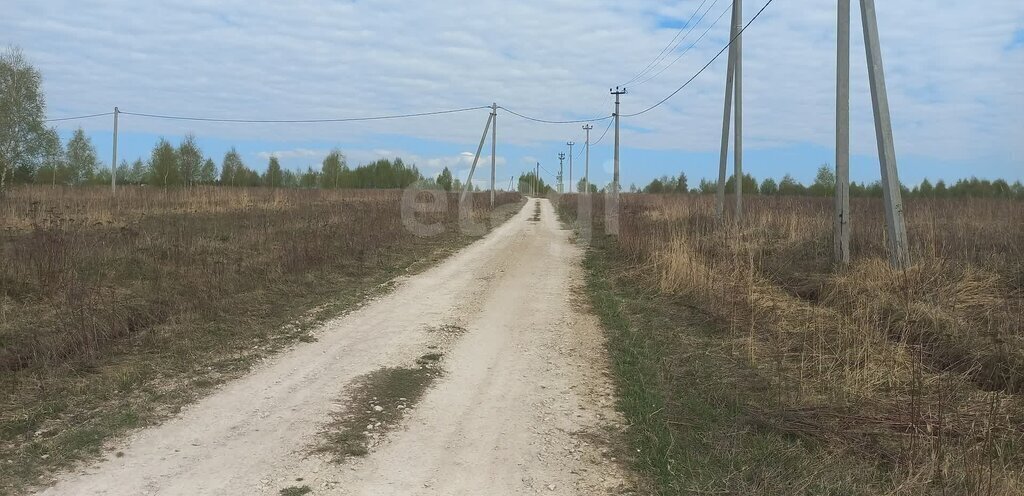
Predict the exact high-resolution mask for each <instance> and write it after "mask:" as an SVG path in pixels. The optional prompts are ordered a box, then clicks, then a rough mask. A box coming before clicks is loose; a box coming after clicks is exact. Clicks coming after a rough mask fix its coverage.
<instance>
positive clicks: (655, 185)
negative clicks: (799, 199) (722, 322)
mask: <svg viewBox="0 0 1024 496" xmlns="http://www.w3.org/2000/svg"><path fill="white" fill-rule="evenodd" d="M835 188H836V175H835V172H834V171H833V170H832V168H830V167H828V166H827V165H822V166H821V167H819V168H818V172H817V174H816V175H815V178H814V182H812V183H811V184H810V185H804V184H802V183H800V182H799V181H797V180H796V179H795V178H794V177H793V176H791V175H789V174H786V175H784V176H783V177H782V179H780V180H779V181H776V180H775V179H773V178H770V177H769V178H765V179H764V180H763V181H760V182H758V180H757V178H755V177H754V176H752V175H750V174H744V175H743V192H744V193H746V194H751V195H764V196H772V195H783V196H834V195H835ZM735 189H736V177H735V175H730V176H729V179H728V180H727V181H726V184H725V190H726V192H728V193H732V192H733V191H735ZM717 190H718V182H717V181H712V180H708V179H701V180H700V183H699V184H698V185H697V186H696V187H694V188H692V189H691V188H689V187H688V184H687V177H686V174H683V173H681V174H679V176H675V177H673V176H662V177H660V178H656V179H654V180H652V181H651V182H650V183H648V184H647V185H646V186H644V187H642V188H640V187H637V186H636V185H631V186H630V188H629V191H631V192H643V193H679V194H682V193H697V194H715V193H716V192H717ZM900 190H901V192H902V194H903V196H905V197H911V198H968V197H969V198H1015V199H1020V200H1024V184H1021V182H1020V181H1015V182H1014V183H1013V184H1010V183H1009V182H1007V181H1005V180H1003V179H996V180H991V181H990V180H988V179H978V178H977V177H971V178H968V179H959V180H957V181H956V182H954V183H952V184H947V183H946V181H943V180H941V179H939V180H937V181H936V182H935V183H934V184H933V183H932V182H931V181H930V180H928V179H927V178H925V179H924V180H922V181H921V183H920V184H917V185H914V186H911V187H908V186H907V185H902V184H901V185H900ZM850 196H853V197H878V198H881V196H882V183H881V181H874V182H871V183H866V182H861V183H858V182H856V181H851V182H850Z"/></svg>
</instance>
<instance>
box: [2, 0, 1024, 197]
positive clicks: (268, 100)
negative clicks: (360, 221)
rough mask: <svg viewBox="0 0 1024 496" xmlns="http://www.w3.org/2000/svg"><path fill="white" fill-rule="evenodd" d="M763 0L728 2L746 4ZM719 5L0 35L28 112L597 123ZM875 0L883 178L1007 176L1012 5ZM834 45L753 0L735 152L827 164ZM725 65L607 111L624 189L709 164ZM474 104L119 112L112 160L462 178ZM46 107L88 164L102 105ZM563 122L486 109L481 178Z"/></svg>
mask: <svg viewBox="0 0 1024 496" xmlns="http://www.w3.org/2000/svg"><path fill="white" fill-rule="evenodd" d="M765 1H766V0H745V1H744V3H743V9H744V21H745V22H746V21H749V20H750V19H751V18H752V17H753V15H754V14H755V13H756V12H757V11H758V10H759V9H761V7H762V6H763V5H764V2H765ZM853 3H854V4H855V5H854V10H853V25H852V29H851V31H852V40H851V46H852V50H851V64H852V69H851V107H852V108H851V147H852V153H853V156H852V165H851V177H852V179H853V180H855V181H874V180H877V179H878V177H879V167H878V158H877V157H878V156H877V151H876V148H875V143H876V141H875V135H874V126H873V119H872V111H871V100H870V92H869V86H868V79H867V69H866V62H865V56H864V44H863V37H862V36H861V34H862V31H861V23H860V11H859V8H858V7H857V5H856V4H857V3H858V2H856V1H854V2H853ZM729 5H730V4H729V2H728V1H727V0H703V1H702V0H679V1H669V2H646V1H630V2H621V1H616V2H612V1H609V0H591V1H588V2H578V1H566V0H518V1H515V2H508V1H489V0H479V1H476V2H465V1H460V0H432V1H430V2H408V1H399V0H380V1H377V0H373V1H371V0H360V1H294V2H251V1H239V0H218V1H212V0H180V1H176V2H163V1H161V2H156V1H152V2H137V1H134V2H129V1H115V0H108V1H94V0H47V1H38V0H7V1H6V2H5V8H4V11H5V13H4V15H3V16H2V17H0V43H3V44H12V45H17V46H19V47H21V48H22V49H23V50H24V52H25V54H26V55H27V56H28V58H29V59H30V61H31V62H32V63H33V64H34V65H35V66H36V67H37V68H38V69H39V70H40V71H41V72H42V75H43V89H44V92H45V94H46V99H47V105H48V108H47V116H48V117H49V118H61V117H68V116H75V115H83V114H92V113H98V112H109V111H111V110H112V109H113V107H114V106H117V107H119V108H120V109H121V110H122V111H127V112H136V113H151V114H164V115H177V116H197V117H209V118H235V119H325V118H326V119H331V118H347V117H363V116H380V115H393V114H405V113H417V112H430V111H436V110H446V109H456V108H466V107H478V106H487V105H490V104H491V103H492V102H496V103H497V104H498V105H500V106H502V107H505V108H507V109H509V110H512V111H515V112H518V113H521V114H525V115H528V116H531V117H536V118H540V119H545V120H576V119H591V118H598V119H599V118H602V117H607V116H609V115H611V113H612V111H613V102H614V97H613V96H612V95H610V94H609V88H611V87H614V86H616V85H622V84H625V86H626V88H627V91H628V93H627V94H625V95H623V96H622V109H621V112H622V114H630V113H634V112H637V111H640V110H643V109H645V108H648V107H650V106H652V105H654V104H655V103H657V102H659V101H660V100H662V99H664V98H665V97H666V96H667V95H669V94H670V93H672V92H673V91H675V90H677V89H678V88H679V87H680V86H682V85H683V84H684V83H686V82H687V81H688V80H690V79H691V78H693V77H694V75H695V74H697V73H698V72H699V71H700V70H701V69H702V68H703V67H704V66H705V65H706V64H708V62H709V61H711V60H712V59H713V58H714V57H715V56H716V54H718V53H719V52H720V50H722V48H723V47H724V46H725V45H726V43H728V29H729V14H728V13H727V10H728V9H729ZM876 8H877V11H878V26H879V31H880V38H881V40H882V53H883V58H884V65H885V75H886V78H887V80H886V82H887V87H888V94H889V101H890V107H891V113H892V119H893V134H894V139H895V144H896V153H897V159H898V166H899V173H900V178H901V180H902V181H903V182H904V183H917V182H919V181H920V180H921V179H922V178H925V177H927V178H930V179H932V180H933V181H934V180H935V179H938V178H943V179H946V180H947V181H948V180H955V179H957V178H962V177H970V176H977V177H982V178H989V179H995V178H999V177H1001V178H1005V179H1008V180H1010V181H1013V180H1024V117H1022V116H1024V84H1022V83H1021V81H1022V80H1024V2H1020V1H1019V0H986V1H983V2H979V1H977V0H949V1H944V2H935V1H934V0H885V1H879V2H877V7H876ZM673 40H674V42H673ZM659 55H661V56H660V57H659ZM835 58H836V3H835V2H834V1H821V0H815V1H809V0H775V1H774V2H773V3H771V4H770V5H769V6H768V7H767V8H766V9H765V10H764V12H763V14H762V15H761V16H760V17H759V18H758V19H757V20H756V21H755V22H753V23H752V24H751V25H750V27H749V28H748V29H747V31H746V32H745V33H744V35H743V77H744V79H743V109H744V110H743V111H744V114H743V119H744V126H743V138H744V145H743V150H744V163H743V165H744V171H745V172H749V173H751V174H753V175H754V176H756V177H758V178H764V177H767V176H772V177H775V178H779V177H781V176H782V175H783V174H787V173H788V174H791V175H793V176H794V177H796V178H797V179H799V180H802V181H805V182H809V181H811V180H812V179H813V177H814V174H815V171H816V170H817V168H818V167H819V166H820V165H822V164H826V163H827V164H832V163H834V161H835V148H834V144H835V84H836V76H835V67H836V64H835ZM645 69H646V71H645ZM725 69H726V55H725V54H723V55H722V56H721V57H719V58H718V59H717V60H716V61H714V62H712V63H711V64H710V65H708V66H707V68H706V70H704V71H703V72H702V73H700V75H699V76H697V77H696V78H693V79H692V82H690V83H689V84H688V85H687V86H686V87H685V88H683V89H682V90H680V91H679V92H678V93H677V94H676V95H675V96H674V97H672V98H671V99H669V100H667V101H666V102H665V103H664V104H662V105H661V106H658V107H656V108H655V109H653V110H651V111H649V112H647V113H644V114H642V115H639V116H635V117H623V118H622V122H621V162H620V164H621V166H620V167H621V175H622V183H623V185H624V187H628V185H629V184H631V183H632V184H637V185H643V184H645V183H647V182H649V181H650V180H651V179H652V178H655V177H658V176H661V175H665V174H668V175H677V174H679V173H680V172H685V173H686V175H687V176H688V177H689V178H690V183H691V185H695V184H696V183H697V181H698V180H699V179H700V178H712V177H717V169H718V156H719V147H720V142H721V128H722V112H723V100H724V86H725ZM638 73H639V74H640V76H641V77H639V78H635V77H634V76H636V75H638ZM488 113H489V110H483V109H481V110H473V111H469V112H461V113H454V114H444V115H438V116H429V117H416V118H409V119H396V120H379V121H370V122H347V123H319V124H240V123H210V122H188V121H170V120H160V119H153V118H148V117H141V116H133V115H125V114H122V115H121V117H120V121H119V147H118V149H119V152H118V153H119V155H118V156H119V158H120V159H128V160H134V159H135V158H138V157H142V158H144V159H145V158H147V157H148V155H149V151H150V149H151V148H152V146H153V144H154V143H155V142H156V141H157V140H158V139H159V138H161V137H163V138H166V139H168V140H170V141H171V142H173V143H177V142H179V141H180V140H181V139H182V137H183V136H184V135H186V134H187V133H193V134H194V135H195V136H196V138H197V141H198V143H199V144H200V146H201V147H202V148H203V151H204V152H205V153H206V154H207V155H208V156H211V157H213V158H214V160H215V161H216V162H217V163H218V164H219V163H220V161H221V158H222V156H223V154H224V152H225V151H226V150H227V149H229V148H230V147H232V146H234V147H236V148H237V149H238V151H239V152H241V153H242V156H243V159H244V160H245V161H246V163H247V165H248V166H249V167H251V168H254V169H257V170H263V169H265V167H266V163H267V160H268V158H269V157H270V156H271V155H276V156H277V157H279V159H280V160H281V162H282V164H283V165H284V166H285V167H287V168H292V169H305V167H307V166H313V167H315V168H318V167H319V164H320V161H321V160H322V158H323V157H324V156H325V155H326V154H327V153H328V152H329V151H330V150H331V149H332V148H340V149H341V150H342V151H343V153H345V155H346V156H347V157H348V162H349V164H350V165H352V166H355V165H358V164H361V163H366V162H369V161H372V160H375V159H377V158H382V157H388V158H390V157H396V156H400V157H402V158H403V160H405V161H406V162H407V163H408V162H412V163H415V164H416V165H417V166H418V167H419V168H420V169H421V171H422V172H423V173H424V174H425V175H428V176H433V175H436V174H437V173H438V172H439V171H440V170H441V168H443V167H445V166H447V167H451V168H453V169H454V170H455V172H456V174H457V175H458V176H459V177H462V178H465V177H466V175H467V174H468V170H469V167H470V164H471V163H472V161H473V156H474V153H475V151H476V148H477V145H478V143H479V140H480V136H481V133H482V132H483V129H484V125H485V124H486V121H487V117H488ZM609 122H610V120H602V121H595V122H594V123H593V126H594V130H593V131H591V133H592V135H591V141H592V142H595V144H594V145H593V146H592V147H591V151H590V167H589V172H590V176H591V182H593V183H596V184H603V183H605V182H607V181H609V180H610V179H611V172H612V163H613V162H612V155H613V152H612V143H613V141H614V140H613V138H612V136H613V134H614V133H613V132H612V131H609V132H607V134H606V135H605V136H604V137H603V139H601V141H600V142H597V140H598V137H600V136H602V134H603V133H604V132H605V130H606V129H608V123H609ZM55 125H56V126H57V128H58V130H59V132H60V133H61V135H62V136H63V137H64V138H65V140H66V139H67V138H68V137H69V136H70V134H71V132H72V131H73V130H74V129H75V128H76V127H78V126H81V127H82V128H83V129H84V130H85V131H86V133H87V134H88V135H89V136H90V138H91V139H92V141H93V143H94V144H95V145H96V147H97V149H98V152H99V158H100V159H101V160H103V161H104V162H107V163H109V161H110V158H111V151H112V150H111V148H112V146H111V142H112V128H113V122H112V117H109V116H105V117H100V118H93V119H85V120H78V121H65V122H59V123H55ZM581 126H582V124H581V123H573V124H543V123H538V122H534V121H530V120H526V119H522V118H520V117H517V116H515V115H513V114H510V113H508V112H506V111H505V110H503V109H499V111H498V119H497V137H498V139H497V153H496V154H495V155H496V160H495V162H496V165H497V173H496V176H497V183H498V187H507V184H508V182H509V179H510V178H512V177H514V176H517V175H519V174H520V173H522V172H524V171H528V170H531V169H532V168H533V166H534V164H535V163H536V162H540V164H541V167H542V175H544V176H545V178H546V180H549V181H553V179H554V178H553V177H552V175H551V174H553V173H555V172H557V170H558V168H559V159H558V154H559V153H560V152H564V153H567V154H568V147H567V145H566V143H567V142H568V141H574V142H575V143H577V144H576V146H575V147H574V150H573V151H574V152H575V155H576V158H575V159H574V161H573V180H574V181H575V180H577V179H578V178H579V177H580V174H581V172H582V169H583V168H584V155H583V153H581V152H582V148H583V143H584V141H585V137H584V132H583V130H582V128H581ZM488 139H489V138H488ZM482 155H483V157H482V158H481V159H480V161H481V168H480V169H478V173H477V174H476V176H475V178H474V179H475V182H476V183H477V184H479V185H484V184H485V183H486V182H487V181H488V180H489V166H490V143H489V141H488V143H487V144H486V145H485V147H484V151H483V153H482ZM568 162H569V160H568V158H567V159H566V160H565V164H564V171H565V176H566V179H567V181H568V176H569V163H568ZM730 163H731V160H730ZM731 167H732V166H731V165H730V170H731Z"/></svg>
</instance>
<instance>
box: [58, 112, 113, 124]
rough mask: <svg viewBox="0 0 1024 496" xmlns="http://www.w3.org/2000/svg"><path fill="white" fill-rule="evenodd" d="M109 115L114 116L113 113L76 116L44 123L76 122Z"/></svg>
mask: <svg viewBox="0 0 1024 496" xmlns="http://www.w3.org/2000/svg"><path fill="white" fill-rule="evenodd" d="M107 115H114V113H113V112H101V113H99V114H88V115H75V116H71V117H57V118H54V119H43V122H61V121H74V120H79V119H92V118H93V117H103V116H107Z"/></svg>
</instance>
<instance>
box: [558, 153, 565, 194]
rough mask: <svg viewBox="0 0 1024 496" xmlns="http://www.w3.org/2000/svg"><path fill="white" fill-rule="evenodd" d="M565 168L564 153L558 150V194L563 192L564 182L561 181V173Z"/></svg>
mask: <svg viewBox="0 0 1024 496" xmlns="http://www.w3.org/2000/svg"><path fill="white" fill-rule="evenodd" d="M564 170H565V153H563V152H558V194H562V193H565V187H564V183H563V181H562V178H563V177H564V176H563V173H564Z"/></svg>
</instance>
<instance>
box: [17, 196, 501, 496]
mask: <svg viewBox="0 0 1024 496" xmlns="http://www.w3.org/2000/svg"><path fill="white" fill-rule="evenodd" d="M401 197H402V191H399V190H345V189H342V190H319V189H269V188H218V187H196V188H191V189H185V188H180V189H169V190H164V189H161V188H152V187H123V188H119V189H118V193H117V196H116V199H114V198H112V197H111V195H110V192H109V190H108V189H106V188H99V187H97V188H89V187H81V188H50V187H45V186H33V187H18V188H14V189H12V190H10V191H9V192H7V194H6V195H5V196H3V197H0V494H2V493H4V492H5V491H7V490H11V489H12V488H14V487H17V486H19V485H21V484H24V483H29V482H31V481H32V480H34V479H35V478H36V477H37V476H38V475H39V474H40V473H42V470H43V469H46V468H54V467H59V466H62V465H65V464H67V463H68V462H70V461H73V460H76V459H78V458H80V457H81V456H82V455H83V454H86V453H95V452H97V451H98V450H99V448H100V445H101V443H102V441H104V440H105V439H107V438H108V437H109V436H111V435H112V434H116V433H118V432H121V431H123V430H124V429H126V428H131V427H136V426H142V425H147V424H151V423H154V422H156V421H158V420H160V419H161V418H163V417H165V416H166V415H167V414H168V413H171V412H174V411H176V410H177V409H178V408H180V407H181V406H182V405H183V404H185V403H187V402H188V401H190V400H191V399H193V398H195V397H196V396H198V395H200V394H202V393H203V392H204V391H207V390H209V389H210V388H211V387H212V386H213V385H215V384H218V383H220V382H222V381H223V380H225V379H228V378H231V377H235V376H237V375H239V374H241V373H242V372H244V371H245V370H247V369H248V367H249V366H250V365H251V364H252V363H255V361H258V360H259V359H261V358H262V357H265V356H267V355H268V354H269V353H271V352H273V351H274V350H277V349H280V348H281V347H283V346H285V345H287V344H289V343H292V342H294V341H296V340H306V339H310V337H309V334H308V332H307V331H308V329H309V328H310V327H311V326H313V325H315V324H317V323H319V322H322V321H324V320H325V319H327V318H330V317H332V316H334V315H337V314H338V313H339V312H342V311H344V310H346V309H348V308H351V306H352V305H353V304H355V303H356V302H358V301H359V300H360V299H362V298H363V297H365V296H366V295H367V294H370V293H372V292H374V291H377V290H378V287H379V285H380V284H382V283H384V282H385V281H387V280H388V279H389V278H391V277H393V276H395V275H398V274H403V273H407V272H411V271H416V270H418V269H421V268H425V267H426V266H428V265H429V264H430V263H431V262H432V261H435V260H437V259H439V258H441V257H443V256H445V255H446V254H448V253H450V252H451V251H453V250H454V249H456V248H458V247H460V246H463V245H465V244H466V243H467V242H469V241H471V240H472V239H475V238H476V237H478V234H477V235H474V234H463V233H460V231H459V230H458V229H457V228H456V227H457V225H458V223H459V213H458V209H457V208H455V207H454V206H455V205H456V204H457V195H456V194H455V193H451V194H449V195H448V204H449V205H450V206H452V208H449V209H447V210H444V211H441V210H434V211H427V212H423V213H420V214H418V215H417V218H418V219H419V220H420V221H421V222H430V223H439V224H440V225H442V226H443V227H444V230H443V233H442V234H440V235H437V236H434V237H418V236H416V235H414V234H413V233H412V232H410V231H409V230H408V229H406V227H405V225H403V219H402V216H401V212H400V200H401ZM496 203H497V204H498V205H499V206H504V208H500V209H497V210H499V211H496V212H492V210H491V209H490V208H489V206H488V204H489V201H488V196H487V193H476V194H474V195H473V196H472V209H471V216H472V219H473V220H474V221H475V222H477V223H478V224H479V225H481V226H483V228H484V229H489V228H490V226H491V225H492V224H494V223H498V222H501V221H503V220H504V219H506V218H507V216H508V212H509V211H518V208H519V205H520V196H519V195H518V194H516V193H500V194H499V195H498V197H497V201H496Z"/></svg>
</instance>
